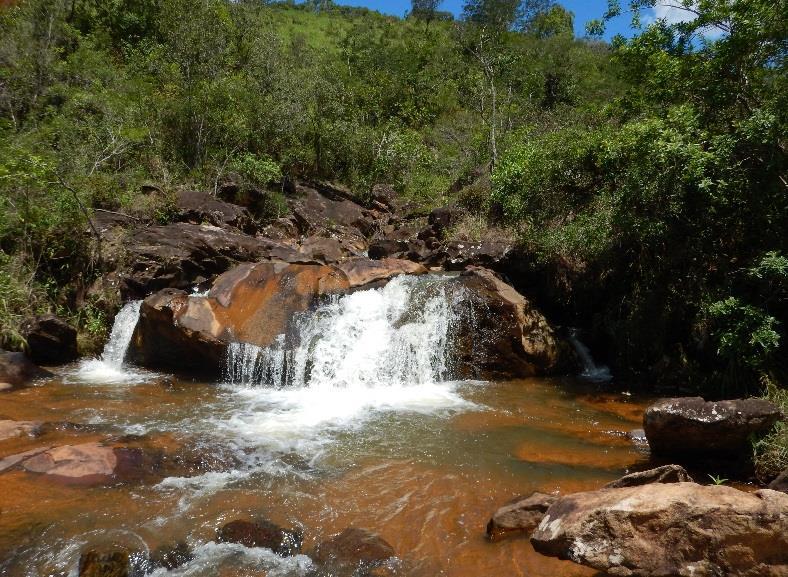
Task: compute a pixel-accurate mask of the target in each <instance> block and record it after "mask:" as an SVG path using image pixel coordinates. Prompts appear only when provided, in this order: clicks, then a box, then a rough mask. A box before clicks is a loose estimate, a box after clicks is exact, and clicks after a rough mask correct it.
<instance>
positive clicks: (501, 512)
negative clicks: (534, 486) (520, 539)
mask: <svg viewBox="0 0 788 577" xmlns="http://www.w3.org/2000/svg"><path fill="white" fill-rule="evenodd" d="M557 499H558V497H557V496H555V495H546V494H544V493H538V492H537V493H533V494H532V495H531V496H530V497H526V498H522V497H518V498H517V499H514V500H512V501H510V502H509V503H507V504H506V505H504V506H503V507H501V508H500V509H498V510H497V511H496V512H495V513H494V514H493V516H492V519H490V522H489V523H487V538H488V539H489V540H490V541H493V542H496V541H501V540H503V539H505V538H507V537H510V536H513V535H521V534H523V533H530V532H531V531H533V530H534V529H535V528H536V526H537V525H539V523H540V522H541V520H542V518H543V517H544V514H545V513H546V512H547V509H549V508H550V505H552V504H553V503H555V501H556V500H557Z"/></svg>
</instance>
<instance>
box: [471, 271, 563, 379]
mask: <svg viewBox="0 0 788 577" xmlns="http://www.w3.org/2000/svg"><path fill="white" fill-rule="evenodd" d="M459 282H460V283H461V284H462V286H463V287H464V288H465V290H466V291H467V295H466V297H467V298H466V299H464V300H465V303H464V306H467V307H468V309H469V312H470V313H471V314H470V315H468V314H467V313H466V316H468V317H469V318H470V319H471V320H472V321H473V323H472V325H471V326H468V327H467V328H463V329H461V330H460V331H459V334H458V339H457V345H458V347H459V352H458V362H459V367H461V368H462V373H464V374H463V375H462V376H464V377H469V378H474V377H480V376H485V377H489V378H495V377H501V378H507V377H517V376H531V375H536V374H547V373H553V372H557V371H560V370H563V369H564V368H566V366H567V363H568V362H569V361H568V359H571V358H572V356H571V351H570V348H569V347H568V346H567V345H566V343H564V342H563V341H562V340H561V339H559V338H557V336H556V335H555V331H554V330H553V328H552V327H551V326H550V324H549V323H548V321H547V319H546V318H545V317H544V316H543V315H542V314H541V313H540V312H539V311H538V310H537V309H536V308H535V307H534V306H533V305H531V303H530V302H529V301H528V300H527V299H526V298H525V297H524V296H523V295H521V294H520V293H518V292H517V291H516V290H514V288H512V287H511V286H510V285H508V284H506V283H505V282H503V280H501V279H500V278H499V277H498V276H497V275H496V274H495V273H493V272H492V271H490V270H487V269H483V268H478V267H471V268H469V269H468V270H467V271H465V272H464V273H462V275H461V276H460V279H459Z"/></svg>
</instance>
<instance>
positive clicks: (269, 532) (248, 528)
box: [216, 519, 304, 557]
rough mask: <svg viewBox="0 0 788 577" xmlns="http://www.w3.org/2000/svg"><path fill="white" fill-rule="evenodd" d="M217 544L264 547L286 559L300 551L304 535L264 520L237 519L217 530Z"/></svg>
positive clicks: (298, 531)
mask: <svg viewBox="0 0 788 577" xmlns="http://www.w3.org/2000/svg"><path fill="white" fill-rule="evenodd" d="M216 539H217V541H218V542H219V543H238V544H240V545H243V546H244V547H265V548H266V549H271V550H272V551H273V552H274V553H276V554H277V555H281V556H283V557H288V556H291V555H297V554H298V553H299V552H300V551H301V544H302V543H303V539H304V535H303V533H302V532H301V531H300V530H297V529H283V528H282V527H280V526H279V525H276V524H275V523H272V522H270V521H268V520H265V519H258V520H257V521H248V520H243V519H238V520H236V521H232V522H230V523H227V524H226V525H225V526H223V527H222V528H221V529H219V531H218V533H217V535H216Z"/></svg>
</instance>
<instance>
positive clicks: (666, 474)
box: [603, 465, 694, 489]
mask: <svg viewBox="0 0 788 577" xmlns="http://www.w3.org/2000/svg"><path fill="white" fill-rule="evenodd" d="M693 482H694V481H693V479H692V477H690V476H689V473H687V471H686V470H685V469H684V467H682V466H680V465H664V466H662V467H657V468H655V469H649V470H648V471H638V472H636V473H630V474H629V475H624V476H623V477H621V478H620V479H616V480H615V481H612V482H610V483H608V484H607V485H605V486H604V487H603V488H604V489H617V488H619V487H637V486H640V485H648V484H650V483H693Z"/></svg>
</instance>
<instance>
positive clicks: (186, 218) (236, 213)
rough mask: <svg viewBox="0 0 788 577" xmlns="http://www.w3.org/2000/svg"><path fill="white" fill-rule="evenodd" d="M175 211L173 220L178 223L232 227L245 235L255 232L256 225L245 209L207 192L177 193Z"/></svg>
mask: <svg viewBox="0 0 788 577" xmlns="http://www.w3.org/2000/svg"><path fill="white" fill-rule="evenodd" d="M176 209H177V214H176V217H175V218H176V220H178V221H180V222H190V223H193V224H206V223H207V224H212V225H214V226H220V227H232V228H236V229H238V230H240V231H242V232H245V233H247V234H254V233H255V232H256V231H257V225H256V223H255V222H254V219H253V218H252V215H251V214H250V213H249V211H248V210H247V209H246V208H244V207H242V206H238V205H237V204H231V203H229V202H225V201H223V200H219V199H217V198H216V197H215V196H213V195H212V194H210V193H208V192H198V191H181V192H179V193H178V196H177V198H176Z"/></svg>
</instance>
